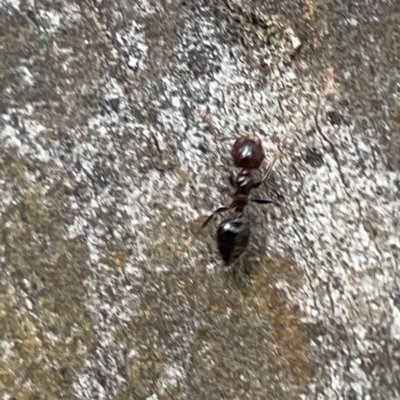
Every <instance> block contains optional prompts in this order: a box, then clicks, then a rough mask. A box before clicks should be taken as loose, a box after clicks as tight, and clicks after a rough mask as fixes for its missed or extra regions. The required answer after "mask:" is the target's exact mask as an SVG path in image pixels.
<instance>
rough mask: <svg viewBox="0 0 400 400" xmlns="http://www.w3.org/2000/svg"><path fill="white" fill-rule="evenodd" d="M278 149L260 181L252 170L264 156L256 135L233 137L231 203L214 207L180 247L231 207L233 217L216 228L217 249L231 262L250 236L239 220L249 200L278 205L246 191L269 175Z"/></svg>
mask: <svg viewBox="0 0 400 400" xmlns="http://www.w3.org/2000/svg"><path fill="white" fill-rule="evenodd" d="M281 154H282V153H281V152H278V153H277V154H276V155H275V157H274V159H273V160H272V161H271V162H270V164H269V165H268V166H267V169H266V171H265V174H264V176H263V177H262V179H261V180H260V181H255V180H254V178H253V175H252V171H253V170H256V169H259V168H260V166H261V164H262V162H263V160H264V158H265V155H264V150H263V147H262V143H261V140H260V138H258V137H257V136H241V137H239V138H238V139H236V141H235V143H234V145H233V147H232V157H233V162H234V164H235V165H236V166H237V167H239V168H240V171H239V172H238V174H237V175H236V176H234V175H233V174H232V172H231V174H230V177H229V181H230V183H231V185H232V187H233V189H234V193H233V196H232V197H233V200H232V203H231V204H230V205H229V206H228V207H220V208H217V209H216V210H215V211H214V212H213V213H212V214H211V215H210V216H209V217H208V218H207V219H206V220H205V221H204V222H203V224H202V225H201V227H200V229H199V230H198V231H197V232H196V234H195V235H194V236H192V237H191V238H189V239H188V240H187V241H186V242H185V243H184V244H183V246H181V250H185V249H186V248H187V247H189V246H190V245H191V244H192V242H193V241H194V240H195V239H196V238H197V237H198V236H199V234H200V232H201V231H202V230H203V229H204V228H205V227H206V226H207V224H208V223H209V222H210V221H211V220H212V219H213V218H214V217H215V216H216V215H217V214H220V213H223V212H225V211H228V210H233V211H234V213H235V216H234V217H233V218H228V219H225V220H224V221H222V222H221V224H220V225H219V227H218V234H217V240H218V249H219V252H220V254H221V256H222V258H223V260H224V261H225V264H226V265H228V264H230V263H231V262H233V261H235V260H236V259H237V258H238V257H239V256H240V255H241V254H242V253H243V252H244V250H245V249H246V247H247V245H248V242H249V238H250V224H249V223H248V222H245V221H243V215H244V209H245V207H246V206H247V204H248V203H249V202H254V203H258V204H275V205H277V206H280V204H279V203H278V202H276V201H274V200H270V199H255V198H250V192H251V191H252V190H253V189H256V188H258V187H259V186H260V185H261V184H262V183H263V182H265V180H266V179H267V178H268V177H269V176H270V174H271V171H272V168H273V167H274V165H275V163H276V162H277V160H278V159H279V157H280V156H281Z"/></svg>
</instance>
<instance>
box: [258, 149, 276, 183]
mask: <svg viewBox="0 0 400 400" xmlns="http://www.w3.org/2000/svg"><path fill="white" fill-rule="evenodd" d="M281 155H282V153H281V152H280V151H279V152H278V153H276V155H275V157H274V158H273V160H272V161H271V162H270V163H269V164H268V167H267V170H266V171H265V174H264V176H263V177H262V179H261V181H260V182H257V183H255V184H254V186H253V187H254V188H257V187H259V186H260V185H261V184H262V183H263V182H264V181H265V180H266V179H267V178H268V177H269V176H270V175H271V172H272V168H274V165H275V163H276V162H277V161H278V160H279V158H280V157H281Z"/></svg>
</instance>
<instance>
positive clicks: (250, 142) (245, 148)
mask: <svg viewBox="0 0 400 400" xmlns="http://www.w3.org/2000/svg"><path fill="white" fill-rule="evenodd" d="M232 157H233V162H234V163H235V165H236V166H237V167H239V168H245V169H257V168H260V165H261V163H262V162H263V160H264V149H263V147H262V144H261V140H260V139H259V138H258V137H257V136H241V137H240V138H238V139H237V140H236V142H235V144H234V145H233V147H232Z"/></svg>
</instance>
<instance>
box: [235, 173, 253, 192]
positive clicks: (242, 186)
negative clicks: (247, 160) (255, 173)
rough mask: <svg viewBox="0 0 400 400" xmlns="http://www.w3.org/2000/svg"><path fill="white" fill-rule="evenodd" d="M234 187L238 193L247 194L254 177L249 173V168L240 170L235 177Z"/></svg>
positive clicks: (251, 186)
mask: <svg viewBox="0 0 400 400" xmlns="http://www.w3.org/2000/svg"><path fill="white" fill-rule="evenodd" d="M235 183H236V188H237V191H238V192H240V194H244V195H248V194H249V193H250V191H251V190H252V189H253V188H254V184H255V182H254V179H253V177H252V175H251V170H246V169H243V170H242V171H240V172H239V173H238V175H237V178H236V182H235Z"/></svg>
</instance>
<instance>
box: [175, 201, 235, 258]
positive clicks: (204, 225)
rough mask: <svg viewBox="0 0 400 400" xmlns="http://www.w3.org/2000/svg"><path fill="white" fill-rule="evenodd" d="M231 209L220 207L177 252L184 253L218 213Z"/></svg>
mask: <svg viewBox="0 0 400 400" xmlns="http://www.w3.org/2000/svg"><path fill="white" fill-rule="evenodd" d="M230 208H231V207H220V208H217V209H216V210H215V211H214V212H213V213H212V214H211V215H210V216H209V217H208V218H207V219H206V220H205V221H204V222H203V224H202V225H201V227H200V229H199V230H198V231H197V232H196V233H195V234H194V235H193V236H192V237H190V238H189V239H188V240H186V242H185V243H183V244H182V245H181V246H180V247H179V250H180V251H185V250H186V249H187V248H188V247H189V246H190V245H191V244H192V243H193V241H194V240H195V239H196V238H197V236H199V235H200V232H201V231H202V230H203V229H204V228H205V227H206V226H207V225H208V223H209V222H210V221H211V220H212V219H213V218H214V217H215V216H216V215H217V214H219V213H222V212H225V211H228V210H229V209H230Z"/></svg>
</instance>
